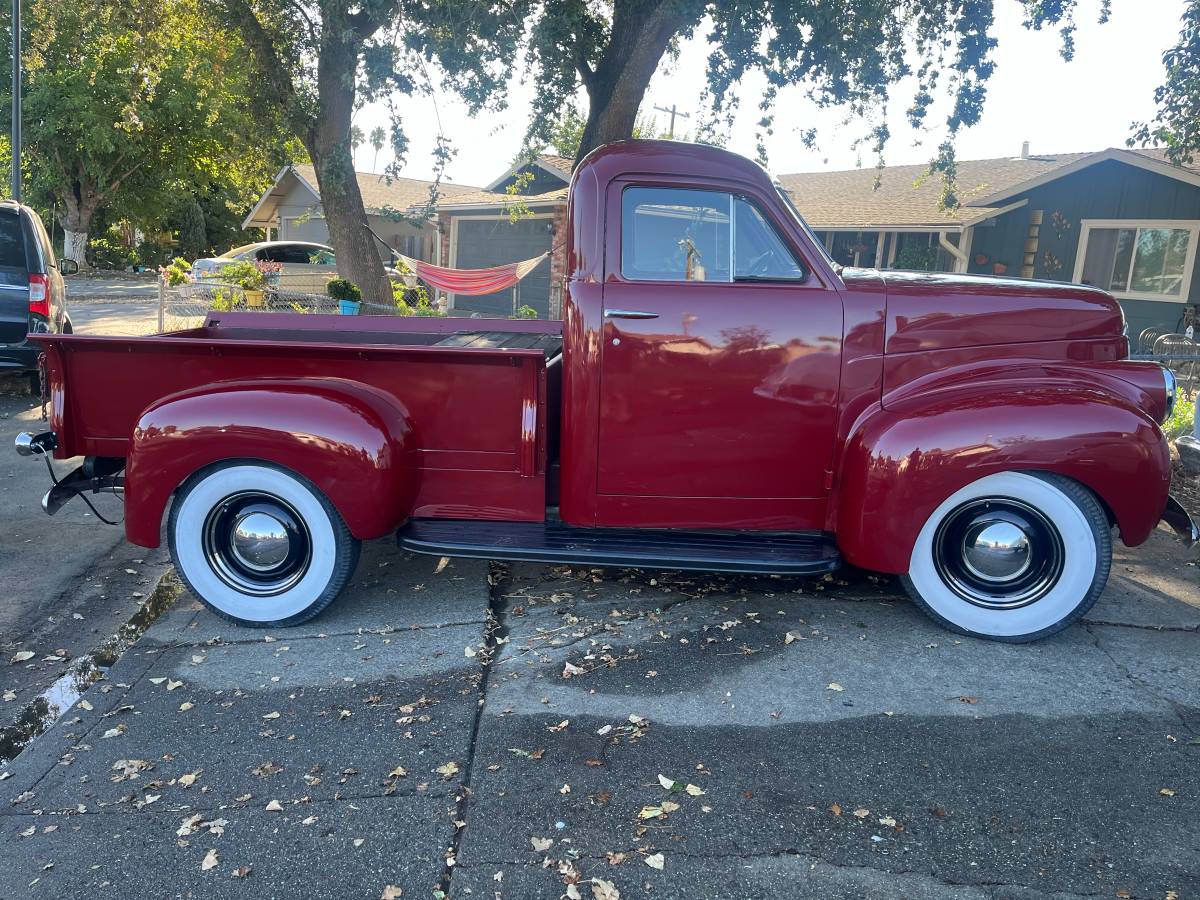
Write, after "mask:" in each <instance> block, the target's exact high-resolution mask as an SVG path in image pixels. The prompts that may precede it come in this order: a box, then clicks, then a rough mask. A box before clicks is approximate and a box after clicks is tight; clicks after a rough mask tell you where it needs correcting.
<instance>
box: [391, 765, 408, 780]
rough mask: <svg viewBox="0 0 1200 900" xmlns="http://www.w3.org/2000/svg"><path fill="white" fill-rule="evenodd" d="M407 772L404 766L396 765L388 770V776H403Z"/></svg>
mask: <svg viewBox="0 0 1200 900" xmlns="http://www.w3.org/2000/svg"><path fill="white" fill-rule="evenodd" d="M407 774H408V772H407V771H405V769H404V766H396V768H394V769H392V771H390V772H388V778H403V777H404V776H406V775H407Z"/></svg>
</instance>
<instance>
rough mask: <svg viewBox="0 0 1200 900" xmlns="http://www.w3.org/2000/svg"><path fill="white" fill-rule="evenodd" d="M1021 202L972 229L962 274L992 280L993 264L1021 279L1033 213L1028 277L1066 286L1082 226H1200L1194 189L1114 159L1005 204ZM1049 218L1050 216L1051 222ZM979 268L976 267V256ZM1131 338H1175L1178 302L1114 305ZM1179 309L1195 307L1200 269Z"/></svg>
mask: <svg viewBox="0 0 1200 900" xmlns="http://www.w3.org/2000/svg"><path fill="white" fill-rule="evenodd" d="M1021 199H1027V200H1028V201H1029V202H1028V203H1027V204H1026V205H1025V206H1023V207H1021V208H1019V209H1015V210H1013V211H1012V212H1008V213H1005V214H1004V215H1002V216H999V217H997V218H996V219H994V220H993V222H994V224H991V225H988V224H985V225H980V226H976V228H975V234H974V238H973V240H972V244H971V252H970V259H969V261H968V271H970V272H978V273H984V274H993V273H994V266H995V264H996V263H997V262H1000V263H1005V264H1006V265H1007V269H1008V270H1007V273H1006V274H1007V275H1010V276H1017V275H1020V274H1021V266H1022V263H1023V261H1024V255H1025V245H1026V241H1027V240H1029V233H1030V226H1031V224H1033V221H1034V217H1035V214H1036V212H1037V211H1040V212H1041V224H1040V225H1039V226H1038V227H1037V251H1036V258H1035V263H1034V271H1033V277H1035V278H1044V279H1050V280H1054V281H1071V280H1072V279H1073V276H1074V273H1075V258H1076V254H1077V252H1078V249H1079V239H1080V233H1081V231H1082V226H1081V222H1082V221H1083V220H1084V219H1132V220H1155V219H1180V220H1189V221H1194V220H1198V219H1200V187H1195V186H1193V185H1190V184H1186V183H1184V182H1182V181H1179V180H1177V179H1174V178H1169V177H1167V176H1165V175H1159V174H1157V173H1154V172H1149V171H1146V170H1145V169H1140V168H1138V167H1136V166H1131V165H1127V164H1125V163H1122V162H1117V161H1116V160H1105V161H1103V162H1100V163H1097V164H1096V165H1094V166H1089V167H1088V168H1086V169H1083V170H1081V171H1078V172H1074V173H1071V174H1069V175H1066V176H1064V177H1062V178H1059V179H1057V180H1055V181H1051V182H1049V183H1047V184H1044V185H1041V186H1039V187H1037V188H1034V189H1033V190H1030V191H1028V192H1027V193H1025V194H1020V195H1017V196H1014V197H1010V198H1007V199H1006V200H1005V201H1004V202H1005V203H1012V202H1016V201H1019V200H1021ZM1056 214H1057V215H1056ZM981 254H982V255H983V256H986V257H987V261H986V262H985V263H982V264H981V263H978V262H976V259H977V258H979V256H980V255H981ZM1120 302H1121V306H1122V307H1123V308H1124V310H1125V316H1126V318H1127V319H1128V321H1129V335H1130V337H1131V338H1134V339H1136V338H1137V336H1138V334H1140V333H1141V331H1142V330H1143V329H1145V328H1149V327H1155V328H1158V329H1160V330H1162V331H1175V330H1177V329H1178V328H1179V327H1180V320H1181V317H1182V315H1183V311H1184V307H1185V304H1184V303H1174V302H1169V301H1158V300H1121V301H1120ZM1187 303H1200V265H1197V266H1196V267H1195V268H1194V269H1193V271H1192V278H1191V284H1190V290H1189V292H1188V297H1187Z"/></svg>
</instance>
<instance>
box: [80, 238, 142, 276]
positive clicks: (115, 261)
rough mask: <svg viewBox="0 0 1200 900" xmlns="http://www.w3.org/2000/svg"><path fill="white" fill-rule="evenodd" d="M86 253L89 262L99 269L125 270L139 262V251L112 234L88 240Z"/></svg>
mask: <svg viewBox="0 0 1200 900" xmlns="http://www.w3.org/2000/svg"><path fill="white" fill-rule="evenodd" d="M86 255H87V261H88V263H89V264H90V265H92V266H94V267H95V268H97V269H111V270H115V271H123V270H125V269H128V268H129V267H130V266H132V265H135V264H136V263H137V252H136V251H135V250H134V249H133V248H132V247H126V246H125V244H124V243H123V242H122V241H121V240H120V238H119V237H114V236H113V235H112V234H107V235H105V236H103V237H98V238H92V239H91V240H90V241H88V244H87V254H86Z"/></svg>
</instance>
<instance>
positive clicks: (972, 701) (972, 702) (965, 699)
mask: <svg viewBox="0 0 1200 900" xmlns="http://www.w3.org/2000/svg"><path fill="white" fill-rule="evenodd" d="M958 702H959V703H967V704H969V705H971V706H974V705H975V704H976V703H978V702H979V698H978V697H959V698H958Z"/></svg>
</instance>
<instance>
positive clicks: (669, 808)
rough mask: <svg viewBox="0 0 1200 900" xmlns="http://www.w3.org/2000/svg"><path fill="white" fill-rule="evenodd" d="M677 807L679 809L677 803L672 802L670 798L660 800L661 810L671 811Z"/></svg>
mask: <svg viewBox="0 0 1200 900" xmlns="http://www.w3.org/2000/svg"><path fill="white" fill-rule="evenodd" d="M678 809H679V804H678V803H672V802H671V801H670V800H664V801H663V802H662V811H663V812H664V813H673V812H675V811H676V810H678Z"/></svg>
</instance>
